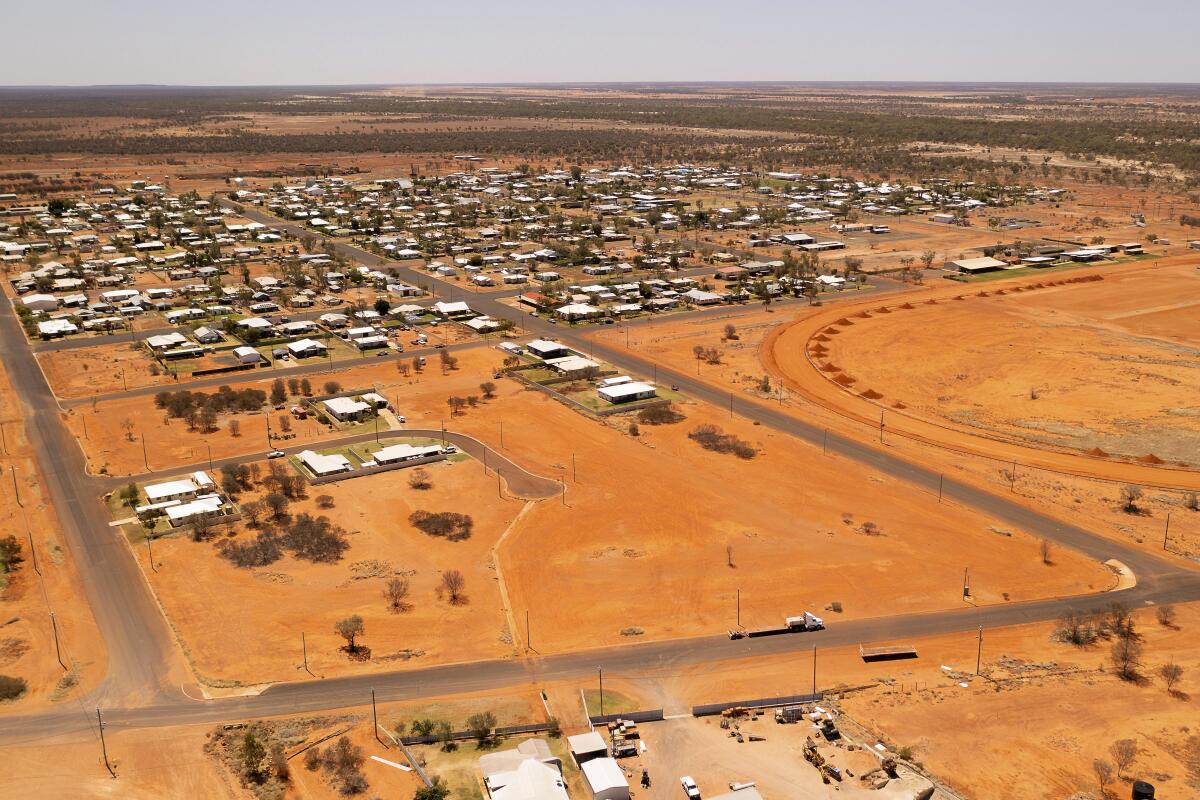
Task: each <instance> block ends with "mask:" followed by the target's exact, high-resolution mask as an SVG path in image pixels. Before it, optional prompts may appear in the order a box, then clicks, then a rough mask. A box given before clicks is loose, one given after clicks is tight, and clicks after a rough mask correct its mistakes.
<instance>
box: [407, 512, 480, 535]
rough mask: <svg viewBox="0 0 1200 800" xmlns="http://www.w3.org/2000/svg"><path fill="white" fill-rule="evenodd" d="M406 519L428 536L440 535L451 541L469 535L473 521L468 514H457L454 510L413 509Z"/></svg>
mask: <svg viewBox="0 0 1200 800" xmlns="http://www.w3.org/2000/svg"><path fill="white" fill-rule="evenodd" d="M408 521H409V522H410V523H411V524H412V526H413V527H414V528H416V529H417V530H419V531H421V532H422V533H427V534H429V535H430V536H441V537H443V538H445V539H448V540H449V541H451V542H459V541H462V540H463V539H469V538H470V537H471V530H472V528H473V527H474V525H475V521H474V520H473V519H471V516H470V515H469V514H459V513H458V512H456V511H439V512H436V513H433V512H429V511H414V512H412V513H411V514H409V515H408Z"/></svg>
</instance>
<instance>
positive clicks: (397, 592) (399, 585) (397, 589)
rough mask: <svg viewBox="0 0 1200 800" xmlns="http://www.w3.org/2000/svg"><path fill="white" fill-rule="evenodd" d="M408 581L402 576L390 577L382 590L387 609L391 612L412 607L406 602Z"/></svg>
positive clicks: (398, 611)
mask: <svg viewBox="0 0 1200 800" xmlns="http://www.w3.org/2000/svg"><path fill="white" fill-rule="evenodd" d="M408 592H409V587H408V581H407V580H406V579H404V578H392V579H391V580H389V581H388V582H387V586H386V587H385V588H384V590H383V596H384V597H385V598H386V599H387V601H388V609H389V610H391V611H392V613H396V614H398V613H400V612H401V611H407V610H408V609H410V608H412V606H411V605H410V604H409V603H408Z"/></svg>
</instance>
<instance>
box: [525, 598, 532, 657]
mask: <svg viewBox="0 0 1200 800" xmlns="http://www.w3.org/2000/svg"><path fill="white" fill-rule="evenodd" d="M532 649H533V637H532V636H531V634H530V633H529V609H528V608H527V609H525V651H526V652H529V651H530V650H532Z"/></svg>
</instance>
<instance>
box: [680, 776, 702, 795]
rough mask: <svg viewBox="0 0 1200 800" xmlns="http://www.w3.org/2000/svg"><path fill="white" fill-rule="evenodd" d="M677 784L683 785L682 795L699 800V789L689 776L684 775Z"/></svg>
mask: <svg viewBox="0 0 1200 800" xmlns="http://www.w3.org/2000/svg"><path fill="white" fill-rule="evenodd" d="M679 782H680V783H681V784H682V785H683V793H684V794H686V795H687V796H688V797H691V798H696V800H699V798H700V788H699V787H698V786H696V782H695V781H694V780H692V776H691V775H684V776H683V777H682V778H680V779H679Z"/></svg>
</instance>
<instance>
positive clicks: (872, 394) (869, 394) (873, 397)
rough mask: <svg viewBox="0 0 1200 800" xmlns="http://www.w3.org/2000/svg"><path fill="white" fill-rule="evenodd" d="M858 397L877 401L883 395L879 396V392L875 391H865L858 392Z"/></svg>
mask: <svg viewBox="0 0 1200 800" xmlns="http://www.w3.org/2000/svg"><path fill="white" fill-rule="evenodd" d="M858 396H859V397H865V398H866V399H868V400H878V399H879V398H881V397H883V395H881V394H880V393H879V392H877V391H875V390H874V389H867V390H866V391H863V392H859V393H858Z"/></svg>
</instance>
